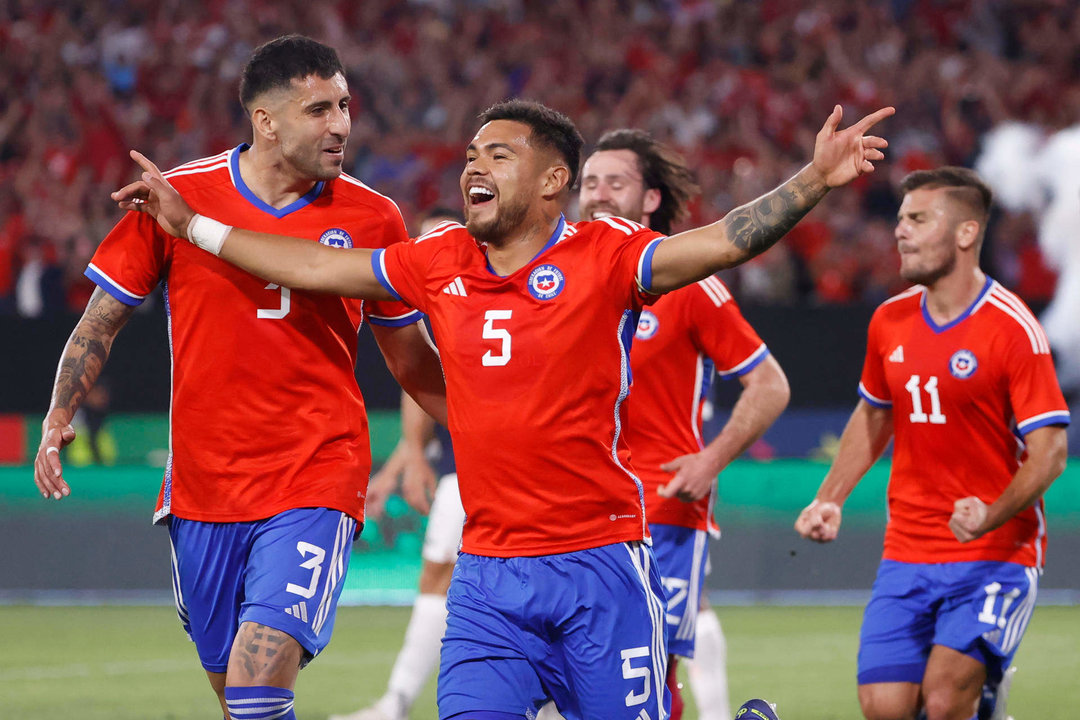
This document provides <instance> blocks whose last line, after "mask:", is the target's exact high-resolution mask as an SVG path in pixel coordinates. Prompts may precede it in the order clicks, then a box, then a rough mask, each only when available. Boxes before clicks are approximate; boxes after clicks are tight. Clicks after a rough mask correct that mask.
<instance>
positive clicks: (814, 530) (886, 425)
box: [795, 400, 893, 542]
mask: <svg viewBox="0 0 1080 720" xmlns="http://www.w3.org/2000/svg"><path fill="white" fill-rule="evenodd" d="M892 431H893V424H892V409H890V408H876V407H874V406H873V405H870V404H869V403H868V402H866V401H865V400H859V404H858V405H857V406H855V412H853V413H851V418H850V419H849V420H848V423H847V427H845V428H844V434H843V435H841V436H840V449H839V450H838V451H837V453H836V459H834V460H833V463H832V466H831V467H830V468H829V472H828V473H826V475H825V480H824V481H822V483H821V487H820V488H818V491H817V496H816V497H815V498H814V501H813V502H812V503H810V504H809V505H807V506H806V508H805V509H804V510H803V511H802V513H800V514H799V518H798V520H796V521H795V530H797V531H798V533H799V534H800V535H802V536H803V537H804V538H807V539H808V540H815V541H817V542H829V541H830V540H835V539H836V536H837V534H839V532H840V508H841V507H842V506H843V504H844V501H845V500H847V498H848V495H850V494H851V491H852V490H854V489H855V486H856V485H858V484H859V481H860V480H862V477H863V475H865V474H866V471H867V470H869V469H870V466H871V465H873V464H874V462H875V461H876V460H877V459H878V458H879V457H880V456H881V453H882V452H883V451H884V450H885V446H886V445H887V444H888V443H889V438H890V437H891V436H892Z"/></svg>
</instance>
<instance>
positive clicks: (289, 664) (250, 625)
mask: <svg viewBox="0 0 1080 720" xmlns="http://www.w3.org/2000/svg"><path fill="white" fill-rule="evenodd" d="M303 659H304V648H303V647H301V645H300V643H299V642H297V641H296V639H295V638H293V636H291V635H289V634H288V633H286V632H284V631H282V630H277V629H275V628H272V627H269V626H267V625H262V624H260V623H255V622H245V623H241V624H240V629H239V630H238V631H237V633H236V639H235V640H233V646H232V651H231V652H230V653H229V669H228V674H227V677H228V685H274V686H279V687H285V688H292V686H293V684H294V683H295V682H296V676H297V674H298V673H299V672H300V664H301V662H302V661H303Z"/></svg>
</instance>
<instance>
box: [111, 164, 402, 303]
mask: <svg viewBox="0 0 1080 720" xmlns="http://www.w3.org/2000/svg"><path fill="white" fill-rule="evenodd" d="M131 157H132V158H133V159H134V160H135V162H137V163H139V165H140V166H141V167H142V169H143V174H142V179H141V180H139V181H137V182H133V183H131V184H130V185H127V186H125V187H123V188H121V189H120V190H117V191H116V192H114V193H113V194H112V199H113V200H115V201H116V202H117V203H118V204H119V206H120V207H121V209H124V210H136V211H139V212H145V213H148V214H150V215H151V216H153V218H154V219H155V220H157V222H158V224H159V225H161V227H162V229H163V230H165V232H167V233H169V234H170V235H174V236H176V237H180V238H187V239H188V240H191V241H192V242H193V243H195V244H196V245H198V246H199V247H201V248H203V249H204V250H207V251H209V252H212V253H214V254H215V255H218V256H220V257H221V258H222V259H223V260H227V261H228V262H231V263H232V264H234V265H236V266H238V267H241V268H243V269H244V270H247V271H248V272H250V273H252V274H253V275H257V276H259V277H261V278H263V279H265V280H269V281H270V282H274V283H277V284H278V285H282V286H284V287H288V288H292V289H293V290H312V291H316V292H326V293H332V294H334V295H342V296H344V297H359V298H367V299H368V300H390V299H393V297H392V296H391V294H390V293H389V292H388V291H387V290H386V289H385V288H384V287H383V286H382V285H381V284H380V283H379V281H378V280H377V279H376V277H375V273H374V271H373V270H372V269H371V252H372V251H371V250H365V249H356V250H351V251H349V252H341V251H340V250H339V249H337V248H331V247H327V246H325V245H322V244H320V243H316V242H311V241H310V240H302V239H300V238H291V237H285V236H283V235H270V234H267V233H258V232H254V231H251V230H245V229H243V228H234V227H229V226H227V225H222V224H221V223H218V222H215V221H214V220H211V219H209V218H206V217H204V216H202V215H197V214H196V213H195V211H193V210H192V209H191V207H190V206H189V205H188V204H187V202H185V201H184V199H183V198H182V197H180V194H179V193H178V192H176V190H175V189H174V188H173V186H172V185H171V184H170V183H169V181H168V180H166V179H165V176H164V175H162V174H161V171H160V170H159V169H158V167H157V165H155V164H154V163H152V162H151V161H150V160H149V159H147V158H146V157H144V156H143V155H142V154H141V153H139V152H137V151H135V150H132V151H131Z"/></svg>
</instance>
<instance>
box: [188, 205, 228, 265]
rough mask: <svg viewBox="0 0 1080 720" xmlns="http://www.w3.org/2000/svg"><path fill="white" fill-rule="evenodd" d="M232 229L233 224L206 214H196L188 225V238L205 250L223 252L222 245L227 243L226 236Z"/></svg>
mask: <svg viewBox="0 0 1080 720" xmlns="http://www.w3.org/2000/svg"><path fill="white" fill-rule="evenodd" d="M230 230H232V225H226V224H225V223H219V222H218V221H217V220H214V219H213V218H208V217H206V216H205V215H199V214H198V213H196V214H195V216H194V217H192V218H191V222H189V223H188V226H187V236H188V240H190V241H191V242H193V243H195V244H196V245H198V246H199V247H201V248H202V249H203V250H206V251H207V252H212V253H214V254H215V255H220V254H221V246H222V245H224V244H225V238H226V237H227V236H228V235H229V231H230Z"/></svg>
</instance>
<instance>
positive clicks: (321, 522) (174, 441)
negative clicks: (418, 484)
mask: <svg viewBox="0 0 1080 720" xmlns="http://www.w3.org/2000/svg"><path fill="white" fill-rule="evenodd" d="M240 99H241V101H242V103H243V105H244V108H245V110H246V111H247V112H248V114H249V116H250V118H251V123H252V128H253V133H254V139H253V142H252V144H251V146H248V145H247V144H242V145H240V146H238V147H236V148H234V149H232V150H229V151H226V152H223V153H220V154H219V155H215V156H213V157H209V158H205V159H203V160H196V161H194V162H191V163H188V164H186V165H182V166H180V167H179V168H177V169H176V170H174V171H172V172H170V173H169V178H170V181H171V182H173V183H175V184H176V187H178V188H179V189H180V190H181V191H182V192H183V193H184V194H185V196H186V197H187V198H188V199H189V200H190V201H191V203H192V204H193V205H194V207H196V208H198V209H201V210H203V211H204V212H212V213H214V215H216V216H217V217H220V218H223V219H227V220H228V221H229V222H235V223H240V224H243V225H246V226H249V227H254V228H259V229H262V230H266V231H273V232H283V233H288V234H291V235H296V236H300V237H304V238H306V240H304V242H305V243H307V244H310V245H312V246H318V247H322V248H324V249H326V250H327V251H328V252H332V253H333V254H334V255H335V256H337V257H339V258H344V257H347V256H349V255H352V254H358V253H359V251H358V250H352V249H350V248H352V247H353V243H354V242H355V243H357V244H362V245H364V246H367V247H385V246H388V245H391V244H394V243H396V242H398V241H400V240H404V239H406V233H405V227H404V223H403V221H402V218H401V215H400V213H399V211H398V209H397V207H396V206H395V205H394V203H393V202H391V201H390V200H389V199H387V198H385V197H383V196H381V195H379V194H377V193H375V192H373V191H371V190H370V189H368V188H367V187H365V186H364V185H363V184H362V183H360V182H359V181H357V180H355V179H353V178H351V177H348V176H347V175H343V174H342V172H341V166H342V162H343V159H344V151H345V143H346V141H347V139H348V136H349V128H350V122H349V110H348V103H349V93H348V89H347V88H346V84H345V77H344V72H343V70H342V66H341V63H340V61H339V60H338V57H337V53H335V52H334V50H333V49H331V48H329V47H326V46H324V45H321V44H319V43H317V42H315V41H313V40H310V39H308V38H304V37H299V36H287V37H282V38H279V39H277V40H275V41H272V42H270V43H267V44H266V45H264V46H262V47H260V48H259V49H257V50H256V51H255V53H254V54H253V56H252V57H251V59H250V61H249V62H248V64H247V67H246V68H245V69H244V72H243V76H242V78H241V84H240ZM365 257H367V255H365ZM86 274H87V275H88V276H89V277H90V278H91V279H93V280H94V281H95V282H96V283H97V284H98V285H99V287H98V288H97V289H96V290H95V292H94V294H93V297H92V298H91V300H90V302H89V304H88V305H87V308H86V312H85V314H84V315H83V317H82V319H81V320H80V321H79V323H78V325H77V326H76V328H75V330H74V332H73V333H72V335H71V339H70V340H69V341H68V344H67V346H66V347H65V348H64V351H63V356H62V358H61V361H60V369H59V372H58V374H57V377H56V383H55V386H54V388H53V397H52V403H51V406H50V409H49V413H48V415H47V416H46V419H45V422H44V426H43V435H42V442H41V447H40V448H39V450H38V454H37V458H36V461H35V481H36V483H37V485H38V489H39V490H40V491H41V492H42V494H43V495H45V496H47V497H48V496H52V497H55V498H57V499H59V498H61V497H64V496H66V495H68V493H69V492H70V488H69V487H68V485H67V483H66V482H65V481H64V478H63V474H62V467H61V464H60V452H59V451H60V448H62V447H63V446H64V445H65V444H67V443H69V442H71V440H72V438H73V436H74V432H73V431H72V429H71V427H70V422H71V418H72V415H73V414H74V412H75V410H76V409H77V408H78V407H79V404H80V402H81V401H82V400H83V398H84V397H85V396H86V394H87V392H88V391H89V389H90V388H91V387H92V386H93V385H94V382H95V381H96V380H97V377H98V374H99V373H100V371H101V367H102V365H103V364H104V363H105V361H106V359H107V357H108V354H109V348H110V347H111V345H112V342H113V339H114V338H115V336H116V334H117V333H118V332H119V331H120V328H121V327H122V326H123V325H124V323H125V321H126V320H127V318H128V317H129V316H130V315H131V312H132V311H133V310H134V308H135V307H136V306H138V305H139V304H140V303H141V302H142V301H143V299H144V297H145V296H146V295H147V294H149V293H150V292H152V291H153V289H154V286H155V285H157V284H158V283H159V282H160V283H161V284H162V287H163V289H164V295H165V304H166V311H167V313H168V317H169V326H170V335H169V337H170V345H171V350H172V354H173V375H172V379H173V380H172V405H171V420H172V429H171V435H170V455H169V459H168V462H167V465H166V470H165V478H164V482H163V484H162V487H161V493H160V495H159V498H158V504H157V512H156V513H155V515H154V518H155V520H156V521H157V522H160V523H166V524H168V527H169V534H170V538H171V540H172V546H173V590H174V593H175V597H176V603H177V611H178V612H179V615H180V619H181V621H182V622H183V624H184V628H185V630H187V632H188V633H189V635H190V637H191V639H192V640H193V641H194V642H195V646H196V650H197V652H198V654H199V659H200V660H201V661H202V664H203V667H204V668H205V670H206V673H207V675H208V677H209V679H210V683H211V685H212V686H213V688H214V691H215V692H216V693H217V695H218V698H219V701H220V702H221V707H222V710H223V711H224V712H225V714H226V717H228V716H229V715H230V714H231V715H232V716H233V717H256V716H257V717H264V716H265V717H271V716H272V717H277V718H286V719H288V718H293V717H294V714H293V711H292V704H293V685H294V682H295V680H296V676H297V673H298V671H299V669H300V667H301V666H302V665H303V664H305V663H306V662H307V661H308V660H310V659H311V658H312V657H313V656H315V655H316V654H318V653H319V651H320V650H322V649H323V648H324V647H325V646H326V644H327V643H328V642H329V639H330V633H331V629H332V627H333V624H334V614H335V608H336V604H337V599H338V596H339V595H340V592H341V582H342V580H343V578H344V576H345V572H346V569H347V567H348V561H349V553H350V549H351V545H352V540H353V535H354V532H355V530H356V528H357V523H359V522H362V520H363V513H364V508H363V506H364V492H365V489H366V485H367V478H368V472H369V469H370V463H371V460H370V449H369V446H368V433H367V417H366V413H365V409H364V402H363V399H362V398H361V396H360V391H359V389H358V387H357V384H356V378H355V375H354V366H355V363H356V333H357V331H358V329H359V327H360V324H361V322H362V321H363V319H364V317H365V315H366V316H367V317H368V319H370V321H371V322H372V325H373V330H374V332H375V337H376V339H377V340H378V342H379V345H380V348H381V349H382V351H383V353H384V354H385V356H386V358H387V362H388V364H389V366H390V368H391V370H392V371H393V372H394V375H395V377H397V378H398V380H399V381H400V382H401V384H402V385H403V386H404V387H406V388H409V389H410V391H412V392H413V393H414V394H416V395H417V397H419V398H420V399H421V400H422V401H423V402H424V403H425V405H426V406H427V407H428V408H429V410H430V411H431V412H433V413H436V414H438V413H440V412H442V411H441V410H440V403H441V402H443V400H442V399H441V397H442V393H443V392H444V390H443V387H442V375H441V371H440V368H439V364H438V358H437V357H436V356H435V354H434V353H433V352H432V351H431V349H430V348H429V347H428V345H427V343H426V342H425V341H424V339H423V336H422V334H421V333H420V331H419V329H418V327H417V325H416V321H417V320H418V319H419V317H420V316H419V313H416V312H415V311H413V310H411V309H410V308H407V307H405V306H403V305H401V304H400V303H396V302H390V303H385V302H382V303H374V304H371V305H368V306H365V305H364V304H362V303H361V302H358V301H353V300H342V299H341V298H339V297H336V296H332V295H326V294H319V293H313V292H307V291H305V290H301V289H300V288H296V287H293V288H290V287H289V286H287V285H286V286H283V285H280V284H273V283H271V284H267V283H266V281H264V280H260V279H259V278H257V277H255V276H253V275H249V274H248V273H246V272H243V271H241V270H239V269H237V268H236V267H234V266H232V265H229V264H228V263H225V262H222V261H221V260H219V259H217V258H214V257H212V256H210V255H207V254H206V253H204V252H202V251H199V250H197V249H196V248H192V247H191V245H190V244H189V243H186V242H178V241H177V240H176V239H175V238H173V237H171V236H169V235H167V234H165V233H163V232H161V231H160V229H159V228H158V227H157V225H156V224H155V223H154V222H153V220H152V219H151V218H149V217H146V216H140V215H139V214H135V213H131V214H128V215H127V216H125V217H124V218H123V219H122V220H121V221H120V223H119V224H118V225H117V226H116V227H115V228H114V229H113V230H112V232H110V233H109V235H108V236H107V237H106V238H105V240H104V241H103V242H102V244H101V247H100V248H99V249H98V250H97V253H96V254H95V255H94V258H93V260H92V262H91V263H90V266H89V268H88V269H87V271H86ZM211 580H212V581H211Z"/></svg>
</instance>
